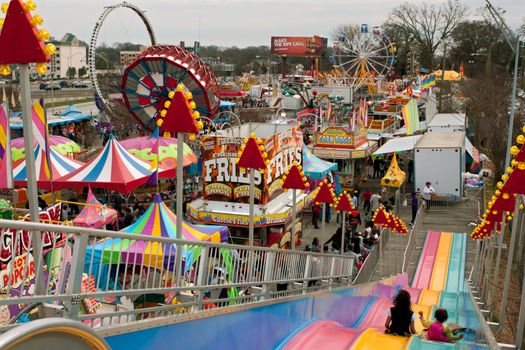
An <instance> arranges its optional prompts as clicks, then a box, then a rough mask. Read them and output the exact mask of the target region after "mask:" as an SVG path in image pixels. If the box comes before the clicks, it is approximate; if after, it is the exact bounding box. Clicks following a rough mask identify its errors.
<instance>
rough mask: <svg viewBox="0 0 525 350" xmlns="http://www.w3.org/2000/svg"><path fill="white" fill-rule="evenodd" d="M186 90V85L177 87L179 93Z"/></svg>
mask: <svg viewBox="0 0 525 350" xmlns="http://www.w3.org/2000/svg"><path fill="white" fill-rule="evenodd" d="M184 89H185V88H184V84H179V85H177V91H180V92H182V91H184Z"/></svg>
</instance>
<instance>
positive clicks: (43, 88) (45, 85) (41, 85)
mask: <svg viewBox="0 0 525 350" xmlns="http://www.w3.org/2000/svg"><path fill="white" fill-rule="evenodd" d="M48 85H49V83H41V84H40V85H39V87H38V88H39V89H40V90H45V89H46V88H47V86H48Z"/></svg>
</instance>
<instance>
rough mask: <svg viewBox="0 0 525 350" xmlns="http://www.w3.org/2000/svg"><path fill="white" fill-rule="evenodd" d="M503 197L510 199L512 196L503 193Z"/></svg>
mask: <svg viewBox="0 0 525 350" xmlns="http://www.w3.org/2000/svg"><path fill="white" fill-rule="evenodd" d="M502 197H503V199H509V198H510V196H509V194H508V193H503V195H502Z"/></svg>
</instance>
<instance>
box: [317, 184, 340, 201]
mask: <svg viewBox="0 0 525 350" xmlns="http://www.w3.org/2000/svg"><path fill="white" fill-rule="evenodd" d="M318 188H319V192H317V195H316V196H315V199H314V202H315V203H328V204H332V203H334V202H335V199H334V197H335V194H334V191H333V190H332V186H331V185H330V184H329V183H328V181H327V180H324V181H323V182H321V185H319V187H318Z"/></svg>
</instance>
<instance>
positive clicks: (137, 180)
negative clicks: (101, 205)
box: [54, 136, 175, 194]
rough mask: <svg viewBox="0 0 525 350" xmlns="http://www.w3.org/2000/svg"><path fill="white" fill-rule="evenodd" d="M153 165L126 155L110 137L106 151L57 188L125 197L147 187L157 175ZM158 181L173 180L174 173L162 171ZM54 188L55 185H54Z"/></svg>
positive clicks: (64, 179)
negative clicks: (105, 191)
mask: <svg viewBox="0 0 525 350" xmlns="http://www.w3.org/2000/svg"><path fill="white" fill-rule="evenodd" d="M155 172H156V169H151V164H150V163H148V162H145V161H143V160H140V159H138V158H137V157H135V156H134V155H132V154H131V153H129V152H128V151H126V150H125V149H124V148H123V147H122V146H121V145H120V144H119V143H118V141H117V140H116V139H115V138H114V137H113V136H111V137H110V139H109V141H108V142H107V143H106V145H105V146H104V148H103V149H102V150H101V151H100V152H99V153H98V154H97V155H96V156H95V157H94V158H93V159H91V160H90V161H89V162H87V163H86V164H85V165H84V166H82V167H81V168H79V169H77V170H75V171H74V172H72V173H70V174H68V175H66V176H64V177H62V178H60V179H58V180H57V181H56V188H59V189H60V188H67V187H80V186H91V187H97V188H106V189H109V190H114V191H117V192H121V193H124V194H127V193H130V192H131V191H133V190H134V189H135V188H137V187H139V186H140V185H143V184H145V183H146V182H148V180H150V178H152V176H154V175H155ZM158 175H159V177H174V176H175V169H165V168H159V171H158ZM54 184H55V182H54Z"/></svg>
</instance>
